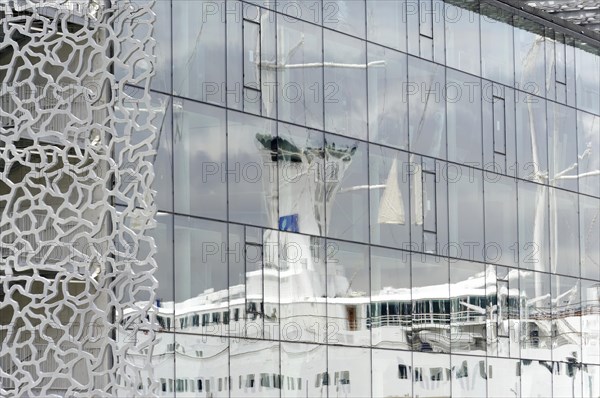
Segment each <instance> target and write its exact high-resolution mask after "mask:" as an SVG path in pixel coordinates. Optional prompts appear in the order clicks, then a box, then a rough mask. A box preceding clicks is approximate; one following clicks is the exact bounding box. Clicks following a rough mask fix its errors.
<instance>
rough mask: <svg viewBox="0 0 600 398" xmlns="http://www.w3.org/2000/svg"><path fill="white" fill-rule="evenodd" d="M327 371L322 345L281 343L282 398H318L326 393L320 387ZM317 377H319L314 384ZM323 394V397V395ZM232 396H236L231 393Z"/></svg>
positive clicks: (324, 389)
mask: <svg viewBox="0 0 600 398" xmlns="http://www.w3.org/2000/svg"><path fill="white" fill-rule="evenodd" d="M326 371H327V347H326V346H324V345H313V344H300V343H283V342H282V343H281V374H282V376H283V377H284V378H286V379H287V378H289V379H290V380H289V381H288V380H286V381H285V383H284V385H283V387H284V388H282V389H281V396H282V397H298V398H300V397H306V396H309V397H318V396H322V395H321V394H322V393H323V392H325V394H326V392H327V386H322V385H321V384H322V380H323V377H322V375H323V373H325V372H326ZM317 375H321V379H320V383H318V385H315V384H316V381H317V379H318V377H317ZM325 394H323V395H325ZM231 395H232V396H234V395H237V394H236V393H235V392H232V394H231Z"/></svg>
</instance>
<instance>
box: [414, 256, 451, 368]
mask: <svg viewBox="0 0 600 398" xmlns="http://www.w3.org/2000/svg"><path fill="white" fill-rule="evenodd" d="M411 261H412V302H413V312H412V325H413V330H416V329H418V330H419V331H420V332H419V333H418V334H416V335H414V337H413V342H412V344H413V349H415V350H417V351H425V352H427V351H434V352H450V345H449V336H448V335H445V336H444V334H445V333H444V332H441V331H442V330H448V327H449V326H450V290H449V288H448V284H449V283H448V282H449V275H448V260H447V259H445V258H443V257H436V256H432V255H426V254H416V253H415V254H412V255H411ZM440 333H442V335H441V336H440ZM446 333H447V332H446ZM415 366H416V365H415Z"/></svg>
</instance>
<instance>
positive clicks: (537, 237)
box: [518, 181, 550, 272]
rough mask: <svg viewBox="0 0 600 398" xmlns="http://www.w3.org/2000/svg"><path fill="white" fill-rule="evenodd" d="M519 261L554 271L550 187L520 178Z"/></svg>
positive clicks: (534, 268) (527, 266) (539, 269)
mask: <svg viewBox="0 0 600 398" xmlns="http://www.w3.org/2000/svg"><path fill="white" fill-rule="evenodd" d="M518 191H519V192H518V194H519V212H518V214H519V264H520V266H521V267H523V268H527V269H531V270H536V271H546V272H549V271H550V242H549V239H550V230H549V214H548V188H547V187H546V186H544V185H539V184H533V183H530V182H526V181H519V182H518Z"/></svg>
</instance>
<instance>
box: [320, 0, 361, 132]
mask: <svg viewBox="0 0 600 398" xmlns="http://www.w3.org/2000/svg"><path fill="white" fill-rule="evenodd" d="M349 2H353V1H349ZM324 42H325V65H326V66H325V75H324V76H325V82H324V91H325V94H324V95H325V114H326V115H327V118H326V119H325V130H327V131H331V132H334V133H338V134H342V135H346V136H350V137H356V138H361V139H366V138H367V73H366V69H367V68H366V59H367V57H366V48H365V44H364V42H362V41H360V40H358V39H354V38H351V37H348V36H346V35H343V34H340V33H336V32H332V31H329V30H325V31H324Z"/></svg>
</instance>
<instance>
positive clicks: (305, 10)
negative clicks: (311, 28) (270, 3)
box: [276, 0, 323, 25]
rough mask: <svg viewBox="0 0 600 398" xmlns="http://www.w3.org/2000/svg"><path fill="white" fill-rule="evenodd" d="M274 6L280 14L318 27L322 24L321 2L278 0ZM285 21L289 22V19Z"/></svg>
mask: <svg viewBox="0 0 600 398" xmlns="http://www.w3.org/2000/svg"><path fill="white" fill-rule="evenodd" d="M276 5H277V10H278V11H279V12H281V13H282V14H286V15H289V16H291V17H293V18H297V19H302V20H304V21H307V22H312V23H314V24H318V25H321V23H322V17H321V16H322V13H323V4H322V0H279V1H277V4H276ZM287 20H288V21H291V19H290V18H287Z"/></svg>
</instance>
